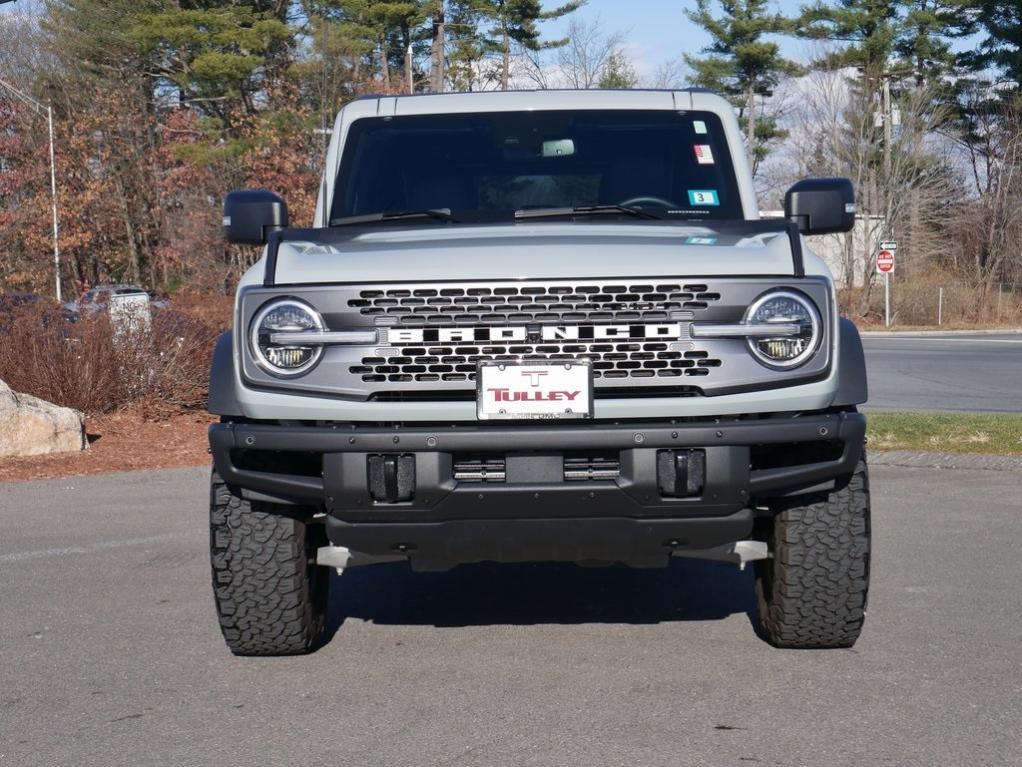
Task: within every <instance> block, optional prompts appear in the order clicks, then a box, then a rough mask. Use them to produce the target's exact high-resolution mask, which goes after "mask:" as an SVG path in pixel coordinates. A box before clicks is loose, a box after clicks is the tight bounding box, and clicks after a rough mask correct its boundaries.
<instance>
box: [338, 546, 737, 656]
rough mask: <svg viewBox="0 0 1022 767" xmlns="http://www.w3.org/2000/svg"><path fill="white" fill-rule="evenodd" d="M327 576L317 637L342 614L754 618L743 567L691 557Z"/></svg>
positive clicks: (548, 619)
mask: <svg viewBox="0 0 1022 767" xmlns="http://www.w3.org/2000/svg"><path fill="white" fill-rule="evenodd" d="M332 578H333V580H332V581H331V584H330V587H331V593H330V608H329V616H328V627H327V638H326V641H329V639H330V637H332V636H333V634H334V632H336V631H337V629H338V628H339V627H340V626H341V624H343V623H344V621H345V620H347V619H348V618H356V619H359V620H365V621H371V622H374V623H381V624H408V625H432V626H438V627H455V626H489V625H499V624H517V625H532V624H544V623H548V624H566V623H636V624H642V623H660V622H664V621H706V620H721V619H723V618H726V617H728V616H730V615H734V614H736V613H745V614H746V615H748V616H749V618H750V619H754V618H755V611H756V599H755V592H754V577H753V572H752V568H751V567H750V568H747V569H746V570H745V572H742V571H740V570H739V569H738V568H737V567H735V566H734V565H730V564H724V563H719V562H705V561H699V560H686V559H675V560H673V561H672V562H671V565H670V567H668V568H665V569H654V570H637V569H632V568H628V567H623V566H612V567H601V568H584V567H576V566H574V565H562V564H533V565H498V564H478V565H462V566H461V567H458V568H455V569H454V570H451V571H449V572H445V573H413V572H412V571H411V569H410V568H409V566H408V565H407V564H406V563H403V562H402V563H396V564H387V565H374V566H371V567H363V568H355V569H352V570H348V571H346V572H345V573H343V574H342V575H336V574H334V575H333V576H332ZM753 622H754V623H755V621H754V620H753Z"/></svg>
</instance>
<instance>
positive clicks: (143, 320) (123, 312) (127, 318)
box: [64, 284, 169, 330]
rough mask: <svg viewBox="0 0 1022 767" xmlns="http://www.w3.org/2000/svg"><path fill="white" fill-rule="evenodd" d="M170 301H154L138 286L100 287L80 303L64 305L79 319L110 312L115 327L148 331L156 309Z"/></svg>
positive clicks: (89, 292)
mask: <svg viewBox="0 0 1022 767" xmlns="http://www.w3.org/2000/svg"><path fill="white" fill-rule="evenodd" d="M168 303H169V302H168V301H166V300H157V299H153V298H152V297H151V296H150V295H149V293H147V292H146V290H145V288H141V287H139V286H138V285H124V284H117V285H97V286H96V287H94V288H90V289H89V290H87V291H86V292H85V293H84V294H82V297H81V298H80V299H78V300H77V301H74V302H72V303H68V304H65V305H64V308H65V309H67V310H68V311H70V312H73V313H74V315H75V317H76V318H78V317H82V316H85V315H92V314H95V313H96V312H108V313H109V314H110V319H111V321H113V323H114V325H115V326H116V327H117V328H118V330H121V329H127V328H131V327H136V326H139V327H147V326H148V325H149V321H150V319H151V316H152V310H153V309H162V308H165V307H166V306H167V305H168Z"/></svg>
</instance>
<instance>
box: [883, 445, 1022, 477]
mask: <svg viewBox="0 0 1022 767" xmlns="http://www.w3.org/2000/svg"><path fill="white" fill-rule="evenodd" d="M869 463H870V465H872V466H904V467H909V468H914V469H980V470H983V471H1019V472H1022V456H1017V455H977V454H974V453H937V452H928V451H921V450H920V451H915V450H888V451H883V452H871V453H870V455H869Z"/></svg>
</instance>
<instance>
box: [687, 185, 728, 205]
mask: <svg viewBox="0 0 1022 767" xmlns="http://www.w3.org/2000/svg"><path fill="white" fill-rule="evenodd" d="M688 204H689V205H720V200H719V199H718V198H717V190H716V189H689V190H688Z"/></svg>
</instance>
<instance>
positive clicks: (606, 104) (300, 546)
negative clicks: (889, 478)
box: [210, 91, 869, 654]
mask: <svg viewBox="0 0 1022 767" xmlns="http://www.w3.org/2000/svg"><path fill="white" fill-rule="evenodd" d="M853 223H854V203H853V196H852V190H851V185H850V183H848V182H847V181H846V180H843V179H818V180H813V181H806V182H801V183H800V184H797V185H796V186H795V187H793V188H792V189H791V190H790V191H789V192H788V195H787V197H786V218H784V219H776V220H763V219H760V217H759V214H758V206H757V204H756V200H755V194H754V191H753V188H752V179H751V174H750V173H749V170H748V167H747V164H746V160H745V155H744V150H743V148H742V143H741V137H740V134H739V131H738V125H737V121H736V119H735V117H734V114H733V111H732V110H731V108H730V106H728V105H727V103H726V102H725V101H723V100H722V99H719V98H718V97H715V96H712V95H710V94H707V93H703V92H698V91H676V92H642V91H632V92H600V91H587V92H534V93H501V94H495V93H482V94H458V95H453V94H452V95H445V96H418V97H401V98H392V97H380V98H372V99H362V100H358V101H355V102H353V103H351V104H349V105H348V106H346V107H345V108H344V109H343V110H342V111H341V113H340V115H339V116H338V118H337V122H336V124H335V127H334V131H333V139H332V144H331V148H330V152H329V155H328V158H327V169H326V172H325V174H324V179H323V183H322V187H321V190H320V197H319V206H318V209H317V212H316V219H315V225H314V227H313V228H310V229H294V228H289V227H288V222H287V209H286V206H285V205H284V203H283V201H282V200H280V198H278V197H276V195H273V194H270V193H268V192H237V193H232V195H230V196H229V197H228V199H227V201H226V203H225V221H224V224H225V230H226V233H227V237H228V239H229V240H231V241H233V242H239V243H249V244H262V245H264V247H265V250H264V254H263V257H262V259H261V260H260V261H259V262H258V263H257V264H256V265H255V266H254V267H253V269H252V270H251V271H250V272H249V273H248V274H247V275H246V276H245V277H244V278H243V280H242V282H241V284H240V286H239V289H238V296H237V303H236V312H235V329H234V332H233V333H230V334H226V335H225V336H224V337H223V338H222V339H221V340H220V342H219V344H218V346H217V349H216V351H215V353H214V359H213V369H212V375H211V385H210V410H211V411H212V412H213V413H215V414H217V415H219V416H221V423H219V424H215V425H214V426H212V427H211V429H210V442H211V447H212V453H213V460H214V475H213V482H212V499H211V526H212V528H211V531H212V537H211V542H212V555H213V586H214V590H215V593H216V597H217V605H218V611H219V615H220V622H221V627H222V628H223V632H224V636H225V638H226V640H227V642H228V645H229V646H230V647H231V649H232V650H233V651H235V652H237V653H241V654H284V653H298V652H307V651H309V650H310V649H312V648H313V647H315V646H316V643H317V641H318V640H319V637H320V635H321V632H322V626H323V618H324V611H325V604H326V591H327V589H328V583H329V580H328V579H327V578H326V576H325V573H326V572H327V569H326V568H328V567H336V568H346V567H351V566H355V565H359V564H371V563H375V562H387V561H396V560H406V561H407V562H409V563H410V565H411V567H412V568H413V569H416V570H436V569H447V568H450V567H453V566H456V565H458V564H462V563H470V562H480V561H495V562H522V561H526V562H534V561H567V562H578V563H608V564H610V563H624V564H628V565H632V566H637V567H659V566H666V565H667V564H668V563H669V562H670V559H671V558H672V557H674V556H692V557H701V558H710V559H719V560H725V561H733V562H735V563H737V564H739V565H740V566H743V567H744V566H745V564H746V563H747V562H750V561H754V562H755V563H756V567H757V589H758V593H759V606H760V621H761V624H762V626H763V629H764V632H765V634H766V636H767V637H768V638H769V639H770V640H771V641H772V642H774V643H775V644H777V645H779V646H787V647H839V646H850V645H851V644H852V643H854V641H855V640H856V638H857V637H858V634H859V631H860V628H861V625H862V620H863V617H864V611H865V603H866V592H867V586H868V564H869V497H868V480H867V474H866V465H865V454H864V435H865V420H864V418H863V416H862V415H860V414H859V413H858V412H857V410H856V406H857V405H859V404H861V403H862V402H864V401H865V399H866V378H865V367H864V361H863V354H862V346H861V343H860V341H859V337H858V333H857V331H856V330H855V327H854V326H853V325H852V324H851V323H850V322H849V321H847V320H845V319H842V318H841V317H840V314H839V312H838V307H837V303H836V297H835V293H834V288H833V281H832V279H831V276H830V273H829V271H828V269H827V267H826V265H825V264H824V263H823V262H822V261H821V260H820V259H819V258H818V257H817V256H816V255H814V254H813V253H812V252H811V250H809V248H808V247H807V245H806V244H805V241H804V239H803V235H806V234H818V233H827V232H839V231H847V230H848V229H849V228H850V227H851V226H852V224H853Z"/></svg>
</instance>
